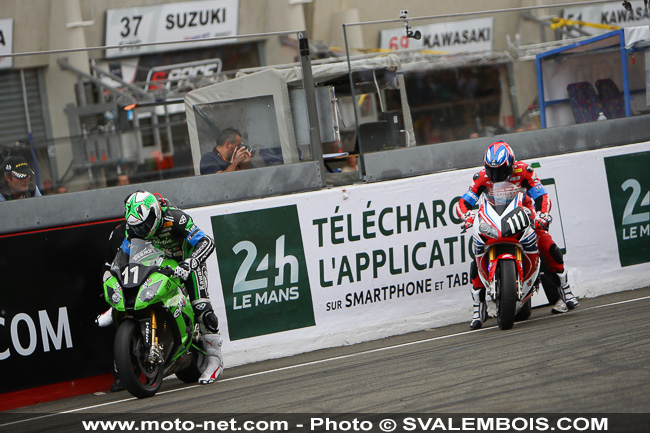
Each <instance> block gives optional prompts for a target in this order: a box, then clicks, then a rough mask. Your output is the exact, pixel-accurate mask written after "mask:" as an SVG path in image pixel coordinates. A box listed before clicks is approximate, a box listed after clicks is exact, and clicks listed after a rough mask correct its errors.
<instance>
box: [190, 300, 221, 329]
mask: <svg viewBox="0 0 650 433" xmlns="http://www.w3.org/2000/svg"><path fill="white" fill-rule="evenodd" d="M192 308H193V309H194V316H195V317H196V320H197V321H198V322H199V325H200V326H201V331H202V332H203V333H208V334H214V333H217V332H219V319H218V318H217V315H216V314H214V310H213V309H212V304H210V301H209V300H208V299H197V300H196V301H192Z"/></svg>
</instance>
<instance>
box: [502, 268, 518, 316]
mask: <svg viewBox="0 0 650 433" xmlns="http://www.w3.org/2000/svg"><path fill="white" fill-rule="evenodd" d="M516 308H517V266H516V264H515V262H514V260H502V261H500V262H499V293H498V296H497V323H498V324H499V328H501V329H510V328H512V326H513V325H514V324H515V309H516Z"/></svg>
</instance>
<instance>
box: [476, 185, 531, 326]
mask: <svg viewBox="0 0 650 433" xmlns="http://www.w3.org/2000/svg"><path fill="white" fill-rule="evenodd" d="M524 200H530V203H527V205H524ZM533 214H534V209H533V206H532V200H531V199H530V198H527V197H526V192H525V190H524V189H523V188H521V187H519V186H517V185H515V184H512V183H510V182H499V183H496V184H494V186H493V187H492V188H491V189H490V190H488V191H487V192H486V193H484V194H482V195H481V198H480V199H479V202H478V213H477V215H476V218H475V221H474V233H473V239H474V255H475V257H476V264H477V267H478V274H479V277H480V279H481V281H482V283H483V285H484V286H485V289H486V295H489V296H490V297H491V298H492V299H493V300H494V301H495V302H496V313H497V323H498V324H499V328H501V329H510V328H512V326H513V325H514V322H515V319H517V320H522V319H526V318H528V316H529V315H530V309H531V297H532V295H533V293H534V292H536V291H537V290H538V288H539V281H538V275H539V270H540V258H539V253H538V250H537V235H536V234H535V230H534V227H533V224H532V220H533Z"/></svg>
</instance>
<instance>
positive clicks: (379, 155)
mask: <svg viewBox="0 0 650 433" xmlns="http://www.w3.org/2000/svg"><path fill="white" fill-rule="evenodd" d="M497 140H505V141H507V142H508V143H509V144H510V145H512V148H513V150H514V152H515V156H516V157H517V159H522V160H525V159H530V158H541V157H544V156H550V155H560V154H563V153H571V152H581V151H585V150H592V149H598V148H602V147H611V146H620V145H625V144H631V143H638V142H641V141H650V115H645V116H636V117H629V118H623V119H612V120H608V121H606V122H594V123H585V124H580V125H571V126H563V127H558V128H549V129H540V130H536V131H526V132H519V133H513V134H506V135H500V136H495V137H483V138H474V139H470V140H463V141H455V142H448V143H438V144H428V145H424V146H417V147H410V148H404V149H397V150H389V151H383V152H376V153H369V154H367V155H365V156H364V158H365V159H364V161H365V167H366V180H367V181H368V182H376V181H381V180H388V179H398V178H402V177H408V176H417V175H421V174H428V173H435V172H438V171H444V170H452V169H463V168H470V167H478V166H480V165H481V159H482V158H483V152H485V149H486V148H487V146H488V144H490V143H492V142H494V141H497Z"/></svg>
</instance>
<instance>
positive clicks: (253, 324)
mask: <svg viewBox="0 0 650 433" xmlns="http://www.w3.org/2000/svg"><path fill="white" fill-rule="evenodd" d="M526 162H528V163H529V164H534V166H535V167H536V172H537V174H538V175H539V177H540V178H541V179H542V181H543V183H544V184H545V187H546V189H547V191H548V193H549V194H550V196H551V198H552V200H553V202H554V206H553V210H552V216H553V218H554V220H553V223H552V225H551V234H552V236H553V238H554V239H555V241H556V242H557V243H558V245H559V246H560V247H561V248H563V249H565V250H566V255H565V261H566V266H567V269H568V271H569V274H570V281H571V284H572V287H573V292H574V293H575V294H576V295H577V296H579V297H594V296H598V295H602V294H606V293H612V292H616V291H623V290H629V289H635V288H639V287H645V286H648V285H649V284H650V264H649V263H648V262H650V241H649V240H650V230H649V229H650V172H649V171H648V170H647V167H650V142H643V143H638V144H632V145H626V146H618V147H612V148H606V149H600V150H593V151H585V152H579V153H572V154H567V155H560V156H553V157H544V158H539V159H533V160H526ZM476 171H478V168H475V169H465V170H457V171H449V172H444V173H437V174H431V175H423V176H417V177H412V178H408V179H401V180H394V181H385V182H377V183H371V184H361V185H351V186H346V187H340V188H331V189H324V190H319V191H316V192H307V193H300V194H293V195H286V196H278V197H270V198H264V199H259V200H248V201H241V202H236V203H229V204H221V205H214V206H206V207H200V208H193V209H188V213H189V214H190V215H191V216H192V218H193V219H194V220H195V222H196V223H197V224H198V225H199V226H200V227H201V228H202V229H203V230H204V231H205V232H207V233H208V234H209V235H210V236H213V237H214V239H215V243H216V252H215V253H214V254H213V255H212V256H211V257H210V258H209V259H208V274H209V290H210V295H211V298H212V303H213V305H214V306H215V309H216V313H217V315H218V317H219V320H220V323H221V334H222V336H223V337H224V345H223V351H224V356H225V360H226V366H235V365H240V364H246V363H250V362H255V361H261V360H265V359H270V358H275V357H283V356H289V355H293V354H297V353H301V352H307V351H312V350H316V349H321V348H324V347H332V346H340V345H348V344H353V343H358V342H362V341H367V340H373V339H377V338H383V337H387V336H391V335H397V334H402V333H406V332H411V331H417V330H422V329H426V328H433V327H438V326H443V325H447V324H453V323H460V322H467V321H469V319H470V317H471V297H470V294H469V287H470V282H469V275H468V273H469V264H470V261H471V255H470V251H469V242H470V236H469V234H461V233H460V225H459V221H458V220H457V219H456V218H455V216H454V215H453V206H454V204H455V203H456V202H457V200H458V198H459V197H460V196H461V195H462V194H463V193H464V192H465V191H466V190H467V188H468V186H469V185H470V182H471V180H472V176H473V174H474V173H476ZM515 175H516V174H515ZM170 199H171V200H172V201H174V198H173V197H170ZM117 223H118V221H117V220H112V221H103V222H97V223H90V224H83V225H75V226H70V227H61V228H56V229H47V230H40V231H31V232H26V233H20V234H10V235H0V248H2V250H3V251H4V253H3V255H2V257H1V258H0V272H2V275H3V283H2V288H3V305H2V307H1V308H0V376H1V380H0V393H7V392H11V391H17V390H26V389H30V388H32V387H37V386H43V385H48V384H52V383H61V382H64V381H75V380H78V379H82V378H88V377H93V376H98V375H102V374H105V373H108V372H110V371H111V370H110V369H111V365H112V362H111V359H112V353H111V352H112V349H111V347H112V336H113V332H114V330H113V329H112V328H101V329H100V328H97V327H96V326H95V325H94V319H95V317H96V316H97V314H99V313H101V312H103V311H105V309H106V308H107V305H106V304H105V302H104V301H103V299H102V297H101V273H102V264H103V262H104V249H105V246H106V244H107V239H108V234H109V233H110V231H111V230H112V228H113V227H115V226H116V225H117ZM534 299H535V302H534V304H537V305H539V304H542V303H544V302H545V298H544V296H543V293H539V294H537V295H535V298H534ZM43 366H47V368H43ZM73 383H74V382H73Z"/></svg>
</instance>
